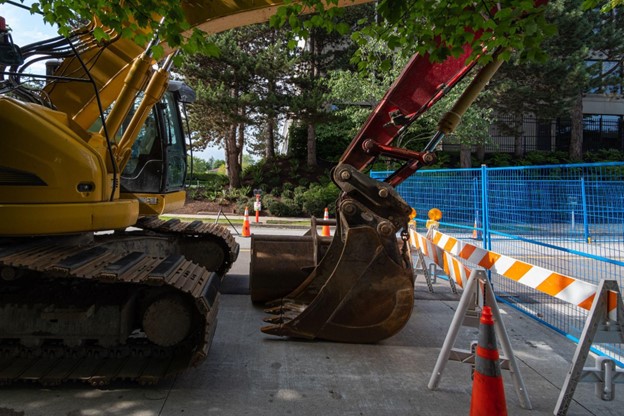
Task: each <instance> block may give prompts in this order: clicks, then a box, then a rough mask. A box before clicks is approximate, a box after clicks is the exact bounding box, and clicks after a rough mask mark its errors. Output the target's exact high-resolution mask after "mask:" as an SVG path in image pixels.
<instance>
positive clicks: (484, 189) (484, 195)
mask: <svg viewBox="0 0 624 416" xmlns="http://www.w3.org/2000/svg"><path fill="white" fill-rule="evenodd" d="M481 206H482V207H483V208H482V215H483V219H482V221H481V226H482V227H483V248H485V249H486V250H491V249H492V241H491V236H490V221H489V215H490V209H489V206H488V171H487V166H486V165H481Z"/></svg>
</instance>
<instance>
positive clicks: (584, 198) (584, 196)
mask: <svg viewBox="0 0 624 416" xmlns="http://www.w3.org/2000/svg"><path fill="white" fill-rule="evenodd" d="M581 200H582V203H583V233H584V235H583V236H584V237H585V241H586V242H587V243H591V236H590V235H589V220H588V215H587V193H586V192H585V177H584V176H581Z"/></svg>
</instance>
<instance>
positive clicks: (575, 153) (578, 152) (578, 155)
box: [569, 94, 583, 161]
mask: <svg viewBox="0 0 624 416" xmlns="http://www.w3.org/2000/svg"><path fill="white" fill-rule="evenodd" d="M570 118H571V128H570V150H569V156H570V160H571V161H580V160H582V159H583V96H582V95H581V94H579V95H578V96H577V97H576V100H575V101H574V104H572V109H571V111H570Z"/></svg>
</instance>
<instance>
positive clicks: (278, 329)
mask: <svg viewBox="0 0 624 416" xmlns="http://www.w3.org/2000/svg"><path fill="white" fill-rule="evenodd" d="M260 331H262V332H264V333H265V334H269V335H276V336H278V337H287V336H289V335H290V331H289V330H288V328H286V327H284V326H283V325H282V324H277V325H267V326H263V327H262V328H260Z"/></svg>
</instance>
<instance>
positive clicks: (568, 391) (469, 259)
mask: <svg viewBox="0 0 624 416" xmlns="http://www.w3.org/2000/svg"><path fill="white" fill-rule="evenodd" d="M427 237H429V238H426V237H424V236H422V235H420V234H417V233H416V235H415V236H410V241H416V243H417V244H418V245H417V247H418V248H420V249H421V250H422V251H423V253H424V255H425V256H427V257H429V258H430V259H432V260H433V261H434V262H435V263H436V264H437V265H439V266H440V267H442V268H443V269H444V271H445V272H446V273H447V275H448V276H449V278H450V279H453V280H454V281H455V283H457V285H459V286H461V287H463V288H464V290H465V292H471V290H468V289H469V286H470V282H471V279H472V276H473V274H474V272H471V270H470V269H469V268H468V267H467V266H466V265H465V264H464V263H471V264H475V265H477V266H478V267H481V268H484V269H487V270H490V271H492V272H495V273H496V274H499V275H501V276H504V277H506V278H508V279H512V280H514V281H517V282H518V283H521V284H523V285H525V286H529V287H531V288H533V289H535V290H537V291H539V292H542V293H545V294H548V295H550V296H552V297H554V298H557V299H560V300H562V301H565V302H568V303H570V304H572V305H575V306H578V307H579V308H582V309H585V310H587V311H589V314H588V317H587V321H586V323H585V327H584V329H583V332H582V334H581V338H580V339H579V342H578V345H577V349H576V352H575V354H574V358H573V360H572V367H571V368H570V370H569V372H568V374H567V376H566V380H565V382H564V385H563V387H562V389H561V394H560V396H559V400H558V402H557V405H556V408H555V411H554V414H555V415H565V414H566V412H567V409H568V407H569V405H570V402H571V401H572V396H573V395H574V390H575V389H576V385H577V384H578V383H579V382H590V383H596V384H597V386H598V388H597V394H598V397H600V398H601V399H602V400H612V399H613V397H614V393H613V392H614V389H613V387H614V384H616V383H624V371H623V370H620V369H617V368H615V362H614V361H613V360H611V359H609V358H605V357H603V358H599V359H598V364H597V366H596V367H593V368H584V367H583V366H584V364H585V361H586V360H587V356H588V354H589V349H590V348H591V346H592V344H593V343H620V344H624V305H623V302H622V296H621V293H620V289H619V287H618V284H617V282H616V281H614V280H603V281H602V282H600V284H599V285H595V284H592V283H589V282H585V281H582V280H580V279H576V278H573V277H570V276H566V275H564V274H560V273H557V272H554V271H551V270H547V269H545V268H543V267H539V266H535V265H532V264H529V263H525V262H522V261H520V260H516V259H514V258H512V257H509V256H505V255H502V254H499V253H496V252H493V251H490V250H486V249H484V248H481V247H477V246H475V245H473V244H470V243H467V242H466V241H463V240H458V239H456V238H454V237H451V236H448V235H445V234H443V233H441V232H440V231H438V230H431V232H430V233H429V234H428V236H427ZM460 259H461V260H463V262H462V261H460ZM479 272H480V273H483V275H484V274H485V273H484V272H483V271H479ZM485 280H486V281H487V278H485ZM487 284H488V285H489V281H488V282H487ZM487 293H489V291H486V294H487ZM466 296H467V293H464V295H463V296H462V299H461V300H460V305H461V303H462V301H463V299H464V297H466ZM492 298H494V296H493V295H492ZM493 302H494V303H495V302H496V301H495V299H494V300H493ZM488 305H489V304H488ZM490 306H491V305H490ZM460 309H461V308H460V306H458V310H457V312H459V311H460ZM493 311H494V309H493ZM496 311H498V308H496ZM456 315H457V313H456ZM496 318H497V317H496V313H495V321H496ZM451 327H453V324H451ZM450 334H451V332H450V330H449V335H450ZM449 335H447V338H448V337H449ZM455 335H456V334H455ZM497 335H498V333H497ZM453 341H454V339H453ZM503 350H505V346H504V345H503ZM443 351H444V347H443ZM504 352H505V353H506V351H504ZM441 354H442V353H441ZM447 359H449V358H447ZM435 377H436V372H435V370H434V375H433V376H432V379H431V381H430V384H429V386H430V387H429V388H431V389H432V388H435V386H436V385H437V380H436V379H435ZM438 378H439V376H438ZM521 404H522V402H521ZM529 406H530V404H529ZM523 407H524V406H523ZM528 408H530V407H528Z"/></svg>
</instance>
